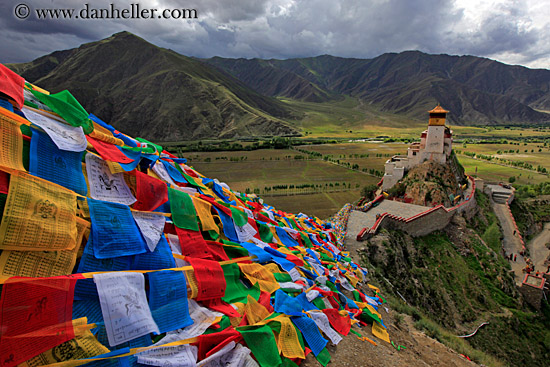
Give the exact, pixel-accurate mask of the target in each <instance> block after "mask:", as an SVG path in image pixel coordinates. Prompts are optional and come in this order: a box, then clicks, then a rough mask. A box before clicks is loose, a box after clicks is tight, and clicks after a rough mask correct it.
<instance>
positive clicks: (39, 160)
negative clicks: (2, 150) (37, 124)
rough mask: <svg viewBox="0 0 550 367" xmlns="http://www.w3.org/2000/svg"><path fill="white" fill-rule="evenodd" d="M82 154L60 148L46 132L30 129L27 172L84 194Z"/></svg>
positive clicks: (85, 192) (84, 181)
mask: <svg viewBox="0 0 550 367" xmlns="http://www.w3.org/2000/svg"><path fill="white" fill-rule="evenodd" d="M83 154H84V152H70V151H64V150H60V149H59V148H58V147H57V146H56V145H55V144H54V142H53V141H52V139H50V137H49V136H48V135H47V134H44V133H42V132H40V131H38V130H36V129H32V139H31V150H30V160H29V173H30V174H32V175H34V176H38V177H40V178H43V179H45V180H48V181H51V182H54V183H56V184H58V185H61V186H64V187H66V188H68V189H69V190H72V191H74V192H76V193H77V194H80V195H86V194H87V193H88V187H87V186H86V180H85V179H84V174H83V173H82V155H83Z"/></svg>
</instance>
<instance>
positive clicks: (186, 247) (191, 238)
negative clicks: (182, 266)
mask: <svg viewBox="0 0 550 367" xmlns="http://www.w3.org/2000/svg"><path fill="white" fill-rule="evenodd" d="M176 233H177V234H178V239H179V240H180V247H181V254H182V255H183V256H189V257H192V258H197V259H207V260H214V256H212V254H211V253H210V251H209V249H208V245H207V244H206V241H205V240H204V238H203V237H202V234H201V233H200V232H199V231H193V230H190V229H184V228H178V227H176ZM186 260H187V259H186Z"/></svg>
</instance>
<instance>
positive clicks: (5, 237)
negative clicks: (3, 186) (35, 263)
mask: <svg viewBox="0 0 550 367" xmlns="http://www.w3.org/2000/svg"><path fill="white" fill-rule="evenodd" d="M76 210H77V207H76V194H75V193H74V192H72V191H70V190H68V189H66V188H64V187H62V186H59V185H56V184H53V183H51V182H48V181H45V180H42V179H39V178H38V177H35V176H32V175H29V174H26V173H24V172H18V171H14V172H13V173H12V175H11V180H10V188H9V193H8V199H7V201H6V207H5V209H4V217H3V219H2V223H1V224H0V249H2V250H17V251H25V250H26V251H53V250H70V249H73V248H74V247H75V245H76V239H77V235H78V232H77V229H76Z"/></svg>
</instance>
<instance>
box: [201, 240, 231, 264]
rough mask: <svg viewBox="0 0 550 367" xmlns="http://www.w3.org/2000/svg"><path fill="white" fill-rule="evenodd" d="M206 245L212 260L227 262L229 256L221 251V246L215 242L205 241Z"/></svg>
mask: <svg viewBox="0 0 550 367" xmlns="http://www.w3.org/2000/svg"><path fill="white" fill-rule="evenodd" d="M206 245H207V247H208V250H209V251H210V254H212V256H213V258H214V260H216V261H227V260H229V256H227V254H226V253H225V251H224V250H223V244H221V243H219V242H216V241H206Z"/></svg>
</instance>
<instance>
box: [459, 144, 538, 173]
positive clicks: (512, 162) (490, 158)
mask: <svg viewBox="0 0 550 367" xmlns="http://www.w3.org/2000/svg"><path fill="white" fill-rule="evenodd" d="M456 153H457V154H464V155H465V156H468V157H471V158H476V159H482V160H485V161H489V162H497V163H500V164H505V165H508V166H512V167H520V168H523V169H527V170H530V171H535V172H538V173H542V174H547V173H548V170H547V169H546V168H545V167H543V166H541V165H540V164H539V165H538V166H534V165H533V164H531V163H529V162H524V161H516V160H511V159H505V158H500V157H495V156H494V155H487V154H480V153H474V152H467V151H465V152H462V151H460V150H457V151H456Z"/></svg>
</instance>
